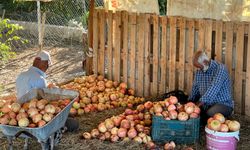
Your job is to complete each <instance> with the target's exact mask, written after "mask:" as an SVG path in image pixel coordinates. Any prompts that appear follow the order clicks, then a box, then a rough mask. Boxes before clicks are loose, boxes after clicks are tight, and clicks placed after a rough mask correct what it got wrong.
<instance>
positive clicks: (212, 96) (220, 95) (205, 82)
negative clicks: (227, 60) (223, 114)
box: [189, 60, 234, 108]
mask: <svg viewBox="0 0 250 150" xmlns="http://www.w3.org/2000/svg"><path fill="white" fill-rule="evenodd" d="M231 90H232V89H231V81H230V77H229V73H228V71H227V69H226V67H225V65H223V64H221V63H218V62H216V61H214V60H211V63H210V66H209V68H208V70H207V71H206V72H203V71H202V70H197V71H196V74H195V78H194V83H193V87H192V93H191V95H190V96H189V100H194V99H195V97H197V96H199V97H200V99H199V101H201V102H203V103H204V105H205V107H206V106H211V105H214V104H217V103H219V104H223V105H226V106H229V107H231V108H233V105H234V103H233V98H232V94H231Z"/></svg>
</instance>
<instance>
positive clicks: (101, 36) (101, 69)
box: [98, 10, 105, 76]
mask: <svg viewBox="0 0 250 150" xmlns="http://www.w3.org/2000/svg"><path fill="white" fill-rule="evenodd" d="M104 18H105V11H104V10H102V11H100V12H99V20H100V22H99V30H100V31H99V36H98V37H99V41H100V45H99V57H98V58H99V60H98V62H99V63H98V74H101V75H103V76H104V75H105V70H104V69H105V67H104V66H105V62H104V59H105V58H104V57H105V52H104V50H105V33H104V30H105V22H104V21H105V20H104Z"/></svg>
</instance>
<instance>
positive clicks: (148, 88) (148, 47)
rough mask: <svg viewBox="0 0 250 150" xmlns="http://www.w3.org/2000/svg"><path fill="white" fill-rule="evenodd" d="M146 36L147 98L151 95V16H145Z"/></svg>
mask: <svg viewBox="0 0 250 150" xmlns="http://www.w3.org/2000/svg"><path fill="white" fill-rule="evenodd" d="M144 24H145V26H144V36H145V42H144V44H145V47H144V49H145V54H144V57H145V65H144V79H145V82H144V96H145V97H147V96H149V95H151V93H150V56H149V55H150V42H149V39H150V36H151V35H150V15H149V14H146V15H145V20H144Z"/></svg>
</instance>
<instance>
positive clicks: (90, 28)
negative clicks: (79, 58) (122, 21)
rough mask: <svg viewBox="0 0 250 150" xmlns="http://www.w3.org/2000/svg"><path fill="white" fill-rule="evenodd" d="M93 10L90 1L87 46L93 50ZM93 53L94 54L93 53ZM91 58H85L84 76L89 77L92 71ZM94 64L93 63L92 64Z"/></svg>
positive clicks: (92, 2)
mask: <svg viewBox="0 0 250 150" xmlns="http://www.w3.org/2000/svg"><path fill="white" fill-rule="evenodd" d="M94 8H95V0H90V5H89V20H88V46H89V48H94V46H93V45H94V43H93V42H94V35H93V34H94V29H97V28H94V23H93V20H94V11H95V10H94ZM93 53H94V52H93ZM93 59H94V58H93V57H87V58H86V75H90V74H92V73H93V71H94V68H93V67H94V65H95V64H93ZM94 63H95V62H94Z"/></svg>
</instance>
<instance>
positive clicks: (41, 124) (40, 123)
mask: <svg viewBox="0 0 250 150" xmlns="http://www.w3.org/2000/svg"><path fill="white" fill-rule="evenodd" d="M45 124H46V122H45V121H44V120H40V121H38V123H37V125H38V127H42V126H44V125H45Z"/></svg>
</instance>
